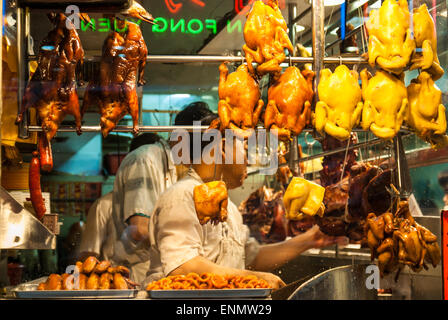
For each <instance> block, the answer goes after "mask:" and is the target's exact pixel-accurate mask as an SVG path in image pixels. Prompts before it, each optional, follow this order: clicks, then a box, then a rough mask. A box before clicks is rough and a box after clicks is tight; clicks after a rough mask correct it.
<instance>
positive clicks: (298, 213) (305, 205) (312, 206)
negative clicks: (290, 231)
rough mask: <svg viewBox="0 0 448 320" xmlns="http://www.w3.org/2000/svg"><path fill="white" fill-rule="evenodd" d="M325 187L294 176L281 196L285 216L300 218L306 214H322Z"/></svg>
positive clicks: (292, 218) (290, 218)
mask: <svg viewBox="0 0 448 320" xmlns="http://www.w3.org/2000/svg"><path fill="white" fill-rule="evenodd" d="M324 194H325V188H324V187H322V186H320V185H318V184H316V183H314V182H311V181H308V180H305V179H303V178H299V177H294V178H292V180H291V182H290V183H289V185H288V188H287V189H286V191H285V195H284V197H283V203H284V204H285V209H286V218H287V219H289V220H300V219H302V218H305V217H306V216H315V215H316V214H317V215H318V216H320V217H322V216H323V214H324V211H325V205H324V204H323V200H324Z"/></svg>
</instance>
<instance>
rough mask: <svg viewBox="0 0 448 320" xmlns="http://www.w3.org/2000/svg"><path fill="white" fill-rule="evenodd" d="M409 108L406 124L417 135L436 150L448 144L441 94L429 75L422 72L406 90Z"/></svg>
mask: <svg viewBox="0 0 448 320" xmlns="http://www.w3.org/2000/svg"><path fill="white" fill-rule="evenodd" d="M407 91H408V99H409V108H408V112H407V114H406V122H407V124H408V125H409V126H410V127H411V128H413V129H414V130H415V131H416V133H417V135H418V136H419V137H420V138H422V139H423V140H425V141H427V142H429V143H430V144H431V145H432V146H433V147H434V148H436V149H438V148H441V147H444V146H445V145H447V144H448V137H447V136H446V127H447V125H446V114H445V107H444V105H443V104H442V92H441V91H440V89H439V88H438V87H437V86H436V84H435V83H434V80H433V79H432V78H431V76H430V74H429V73H427V72H425V71H423V72H422V73H420V75H419V76H418V77H417V79H413V80H412V81H411V84H410V85H409V86H408V88H407Z"/></svg>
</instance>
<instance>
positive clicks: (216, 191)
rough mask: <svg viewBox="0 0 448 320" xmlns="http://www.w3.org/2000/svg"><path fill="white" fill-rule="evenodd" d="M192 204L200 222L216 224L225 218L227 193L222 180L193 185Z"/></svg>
mask: <svg viewBox="0 0 448 320" xmlns="http://www.w3.org/2000/svg"><path fill="white" fill-rule="evenodd" d="M193 199H194V206H195V209H196V214H197V216H198V219H199V223H200V224H202V225H203V224H206V223H207V222H209V221H210V223H212V224H218V223H219V222H224V221H226V220H227V204H228V194H227V187H226V184H225V182H223V181H211V182H207V183H203V184H201V185H198V186H196V187H194V190H193Z"/></svg>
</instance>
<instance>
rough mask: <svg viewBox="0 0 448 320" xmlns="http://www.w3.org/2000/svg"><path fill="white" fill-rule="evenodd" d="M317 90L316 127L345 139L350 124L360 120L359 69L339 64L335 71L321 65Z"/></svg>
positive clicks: (356, 123)
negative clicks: (322, 67)
mask: <svg viewBox="0 0 448 320" xmlns="http://www.w3.org/2000/svg"><path fill="white" fill-rule="evenodd" d="M318 90H319V102H318V103H317V105H316V113H315V122H316V124H315V127H316V130H317V131H319V132H320V133H321V134H323V133H324V132H326V133H327V134H329V135H331V136H333V137H335V138H337V139H339V140H347V139H348V138H350V133H351V131H352V128H353V127H355V126H357V125H358V124H359V121H360V120H361V113H362V107H363V103H362V102H361V88H360V87H359V83H358V73H357V72H356V71H353V70H352V71H350V70H349V69H348V68H347V67H346V66H345V65H340V66H338V67H337V68H336V70H335V71H334V73H332V72H331V71H330V69H324V70H322V71H321V73H320V81H319V85H318Z"/></svg>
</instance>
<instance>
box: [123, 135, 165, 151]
mask: <svg viewBox="0 0 448 320" xmlns="http://www.w3.org/2000/svg"><path fill="white" fill-rule="evenodd" d="M160 140H161V138H160V136H159V135H157V134H156V133H152V132H145V133H141V134H139V135H138V136H136V137H134V138H133V139H132V141H131V145H130V146H129V152H131V151H134V150H135V149H137V148H138V147H141V146H143V145H145V144H154V143H156V142H159V141H160Z"/></svg>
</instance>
